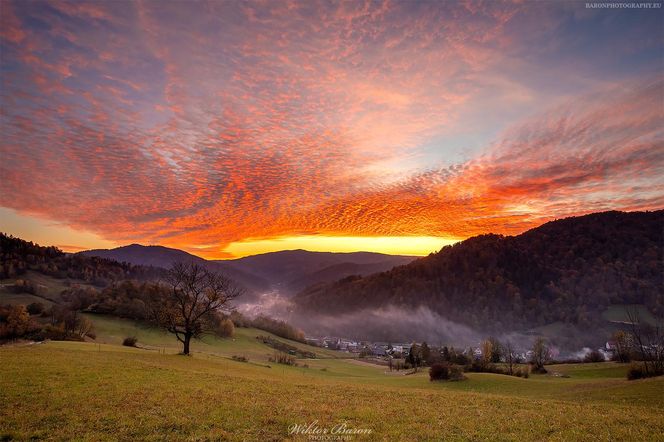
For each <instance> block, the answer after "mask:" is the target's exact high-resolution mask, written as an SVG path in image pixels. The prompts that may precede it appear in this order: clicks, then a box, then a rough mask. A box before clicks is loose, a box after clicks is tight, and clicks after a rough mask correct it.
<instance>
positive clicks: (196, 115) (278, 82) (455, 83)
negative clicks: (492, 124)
mask: <svg viewBox="0 0 664 442" xmlns="http://www.w3.org/2000/svg"><path fill="white" fill-rule="evenodd" d="M7 5H11V4H9V3H7ZM26 5H27V6H23V5H22V4H21V5H20V6H21V7H20V8H19V7H18V4H17V5H14V8H13V9H14V10H15V13H14V14H12V13H10V12H8V13H7V14H4V13H3V20H5V21H6V23H4V22H3V34H2V37H3V40H2V45H3V47H2V49H3V52H5V53H6V54H7V56H6V57H3V60H2V62H3V67H7V69H6V70H4V71H3V72H5V71H6V72H8V74H7V75H6V76H4V77H3V92H2V94H3V96H2V100H3V111H2V115H1V118H2V133H3V137H2V140H1V142H0V155H1V157H2V163H1V164H0V175H1V176H2V181H1V183H0V205H2V206H5V207H11V208H14V209H17V210H19V211H24V212H29V213H31V214H37V215H39V216H43V217H47V218H51V219H56V220H59V221H63V222H66V223H68V224H69V225H71V226H74V227H79V228H83V229H87V230H92V231H95V232H98V233H100V234H102V235H103V236H105V237H107V238H112V239H116V240H119V241H123V240H139V241H143V242H149V243H162V244H167V245H177V246H205V247H206V248H205V250H206V252H209V253H212V252H213V250H211V249H210V248H209V245H210V244H218V249H217V250H221V249H223V247H224V246H225V245H226V244H228V243H230V242H233V241H238V240H242V239H248V238H270V237H275V236H281V235H292V234H303V233H325V234H331V235H440V236H452V237H466V236H469V235H473V234H477V233H483V232H488V231H494V232H502V233H515V232H519V231H522V230H524V229H526V228H528V227H531V226H533V225H536V224H538V223H540V222H542V221H544V220H547V219H550V218H552V217H556V216H563V215H569V214H576V213H584V212H588V211H594V210H602V209H610V208H624V209H647V208H656V207H661V206H662V203H664V201H663V199H664V198H663V195H664V192H663V190H664V189H663V187H662V186H663V183H662V178H661V177H662V176H664V173H662V172H664V171H663V170H662V166H663V164H664V159H663V158H662V150H663V149H662V147H663V146H662V139H663V137H662V132H661V130H660V129H659V128H658V123H659V122H661V121H662V116H663V115H662V107H661V95H662V91H663V90H664V86H663V84H662V82H661V81H656V82H651V83H644V84H635V85H634V84H633V85H632V86H631V87H630V88H624V87H623V88H618V87H610V88H606V87H605V88H601V89H600V91H599V92H598V95H591V96H582V97H579V98H578V99H576V100H573V101H570V103H569V104H567V105H565V106H561V107H556V108H555V109H552V110H551V111H549V112H548V113H546V114H544V115H541V116H539V117H535V118H533V119H531V120H530V121H528V122H526V123H523V124H519V125H515V126H513V128H512V129H510V130H508V131H506V132H505V133H504V134H503V136H502V137H500V138H499V139H498V141H497V142H495V143H494V144H493V145H492V146H490V147H488V148H487V149H486V150H485V151H484V153H483V154H482V155H479V156H476V157H475V158H472V159H469V160H468V161H465V162H462V164H459V165H456V166H447V165H445V166H443V165H440V166H436V164H431V165H430V164H426V165H423V164H421V163H417V161H416V159H417V158H418V155H420V154H421V152H420V149H421V146H422V145H423V144H424V143H427V142H429V141H430V140H432V139H433V138H434V137H436V136H439V135H440V134H441V133H442V134H445V133H448V131H449V130H450V128H454V127H458V126H463V125H464V124H465V121H464V120H460V115H462V113H463V112H462V111H464V112H466V113H467V112H468V111H467V110H465V107H464V106H466V105H467V104H468V103H469V102H472V101H473V99H476V97H477V96H478V95H477V94H478V90H479V89H480V88H481V87H483V86H481V82H478V81H477V79H478V78H480V77H481V76H486V75H487V74H491V73H492V69H494V68H495V67H496V66H497V65H498V64H501V63H502V62H504V58H503V56H501V55H500V54H501V53H503V52H502V51H499V50H497V49H501V50H503V49H504V50H505V51H506V52H509V51H508V49H509V47H508V46H509V45H510V44H511V43H510V42H511V38H510V37H511V36H510V35H507V34H506V33H505V27H506V26H507V24H509V23H510V20H512V18H513V17H514V16H515V14H518V13H519V11H520V7H519V6H518V5H512V4H508V3H500V4H498V3H496V4H493V3H492V4H489V5H480V6H477V5H476V4H475V3H472V4H469V5H466V6H464V5H452V4H449V5H447V4H442V5H441V4H436V3H427V2H420V3H417V4H412V3H409V2H401V3H396V4H391V3H388V2H385V3H383V4H380V5H374V4H371V3H367V4H359V3H356V2H349V3H340V4H338V5H334V4H330V3H314V2H302V3H286V2H281V3H275V2H270V3H269V7H267V6H266V5H257V4H254V3H251V2H249V3H243V4H237V3H234V2H212V3H210V4H206V5H205V6H204V10H203V9H197V8H190V7H187V8H184V7H183V6H182V4H181V3H177V2H167V3H150V2H148V3H131V4H128V5H130V6H131V7H128V8H116V7H114V6H113V5H114V4H113V3H95V4H88V3H79V2H77V3H59V2H58V3H53V4H48V5H46V7H43V8H42V7H40V8H38V7H35V6H34V5H33V4H32V3H27V4H26ZM3 6H4V4H3ZM7 11H10V10H9V9H7ZM312 17H316V19H312ZM21 18H23V19H25V18H33V19H39V20H40V21H42V22H46V23H49V24H50V25H51V26H50V28H48V29H29V30H26V29H25V25H23V24H22V22H21ZM5 30H6V32H5ZM10 67H11V69H10ZM496 84H501V83H500V82H498V81H497V82H496ZM510 91H511V89H507V90H506V91H501V92H505V93H504V96H505V97H507V98H506V100H507V101H508V102H509V100H510V98H509V97H510V94H509V92H510ZM518 100H522V97H519V98H518ZM518 100H517V99H515V102H517V101H518ZM401 163H404V164H401ZM405 163H408V165H406V164H405ZM395 164H396V165H397V166H396V167H394V165H395ZM410 164H417V165H418V166H419V170H420V171H419V172H418V171H415V172H413V170H412V167H411V166H410ZM447 164H449V162H447ZM386 165H391V167H390V168H389V169H388V168H387V166H386ZM423 168H424V169H426V171H425V172H422V171H421V170H422V169H423ZM395 177H396V178H395ZM197 250H198V249H197Z"/></svg>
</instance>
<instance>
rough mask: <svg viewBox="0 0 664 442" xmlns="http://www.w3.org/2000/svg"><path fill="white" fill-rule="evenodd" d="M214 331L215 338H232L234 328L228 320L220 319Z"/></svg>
mask: <svg viewBox="0 0 664 442" xmlns="http://www.w3.org/2000/svg"><path fill="white" fill-rule="evenodd" d="M215 331H216V334H217V336H220V337H222V338H232V337H233V336H235V326H234V325H233V321H231V320H230V319H229V318H225V319H222V320H221V322H219V325H217V327H216V330H215Z"/></svg>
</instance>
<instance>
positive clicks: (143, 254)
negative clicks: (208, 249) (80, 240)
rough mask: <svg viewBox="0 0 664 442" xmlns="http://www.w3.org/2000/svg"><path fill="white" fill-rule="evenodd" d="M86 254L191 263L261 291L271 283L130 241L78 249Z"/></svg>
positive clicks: (155, 262) (224, 266) (221, 264)
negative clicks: (118, 245) (115, 246)
mask: <svg viewBox="0 0 664 442" xmlns="http://www.w3.org/2000/svg"><path fill="white" fill-rule="evenodd" d="M78 254H81V255H85V256H97V257H100V258H106V259H112V260H115V261H118V262H126V263H129V264H133V265H142V266H153V267H161V268H169V267H170V266H171V265H172V264H173V263H174V262H193V263H196V264H200V265H202V266H204V267H206V268H208V269H209V270H214V271H217V272H220V273H223V274H224V275H226V276H228V277H229V278H231V279H233V280H235V281H236V282H237V283H238V284H240V285H242V286H243V287H244V288H246V289H248V290H249V291H251V292H263V291H265V290H268V289H269V286H270V284H269V283H268V282H267V281H266V280H264V279H262V278H261V277H260V276H257V275H254V274H250V273H247V272H245V271H244V270H242V269H238V268H235V267H233V266H229V265H227V264H225V263H224V262H215V261H208V260H205V259H203V258H200V257H198V256H196V255H192V254H191V253H187V252H185V251H183V250H179V249H172V248H169V247H163V246H143V245H140V244H131V245H128V246H123V247H117V248H115V249H95V250H86V251H83V252H79V253H78Z"/></svg>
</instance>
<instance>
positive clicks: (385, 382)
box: [0, 342, 664, 441]
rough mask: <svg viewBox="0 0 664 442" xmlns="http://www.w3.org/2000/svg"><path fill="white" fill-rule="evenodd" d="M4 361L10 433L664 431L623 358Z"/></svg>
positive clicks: (276, 436) (29, 351)
mask: <svg viewBox="0 0 664 442" xmlns="http://www.w3.org/2000/svg"><path fill="white" fill-rule="evenodd" d="M229 345H232V344H229ZM240 352H241V350H240V351H237V353H240ZM0 360H2V361H3V376H0V401H1V402H2V404H4V406H3V407H0V436H2V438H3V439H5V440H32V439H35V440H36V439H40V440H237V441H245V440H260V441H268V440H270V441H275V440H306V439H307V435H293V434H291V433H290V432H289V429H290V428H291V427H292V426H293V425H294V424H301V425H308V424H309V423H311V422H316V423H317V425H318V426H319V427H320V428H333V427H334V426H336V425H340V424H344V423H345V424H346V425H347V427H348V428H357V429H364V428H367V429H369V430H371V434H368V435H366V434H364V435H362V434H360V435H350V436H346V437H349V438H350V437H352V439H346V440H358V441H363V440H367V441H369V440H440V439H441V436H442V435H448V436H449V439H450V440H519V441H541V440H561V441H562V440H594V441H597V440H606V441H612V440H660V439H661V434H662V431H664V417H663V416H664V415H663V414H662V407H664V399H663V398H664V394H662V393H663V392H664V379H663V378H661V377H659V378H653V379H646V380H642V381H627V380H625V379H624V376H625V371H626V370H627V367H626V366H625V365H619V364H615V363H601V364H582V365H567V366H555V367H553V369H555V370H559V371H560V372H563V373H565V374H566V375H568V376H569V377H568V378H562V377H555V376H541V375H533V376H531V377H530V379H522V378H515V377H513V376H500V375H494V374H487V373H468V374H467V376H468V380H466V381H463V382H430V381H429V379H428V376H427V373H426V372H425V371H421V372H420V373H417V374H413V375H410V376H399V375H394V374H388V373H385V372H384V367H378V366H375V365H371V364H365V363H362V362H358V361H346V360H338V359H319V360H302V361H300V362H303V363H305V362H306V363H307V364H308V368H305V367H303V366H299V367H289V366H284V365H275V364H271V366H270V368H268V367H267V366H266V365H265V364H263V363H260V364H254V363H252V361H251V360H250V362H249V363H243V362H236V361H233V360H231V359H229V358H226V357H223V356H221V355H216V354H207V353H206V354H203V353H196V354H195V355H194V356H193V357H189V358H187V357H182V356H177V355H174V354H172V353H169V352H167V353H166V354H163V353H159V352H157V351H149V350H143V349H136V348H128V347H121V346H117V345H104V344H102V345H98V344H92V343H78V342H48V343H45V344H40V345H30V346H3V347H0ZM26 367H29V370H26ZM349 391H352V394H349V393H348V392H349ZM91 422H92V423H94V424H91ZM445 437H446V439H447V436H445ZM309 439H311V437H309Z"/></svg>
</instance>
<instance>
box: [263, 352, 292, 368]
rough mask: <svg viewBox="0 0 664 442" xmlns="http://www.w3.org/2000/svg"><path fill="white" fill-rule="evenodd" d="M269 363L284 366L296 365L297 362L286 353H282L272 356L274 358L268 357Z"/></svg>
mask: <svg viewBox="0 0 664 442" xmlns="http://www.w3.org/2000/svg"><path fill="white" fill-rule="evenodd" d="M269 360H270V362H276V363H277V364H284V365H293V366H295V365H297V362H296V361H295V358H294V357H293V356H291V355H289V354H287V353H283V352H277V353H275V354H274V356H272V357H270V359H269Z"/></svg>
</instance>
